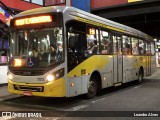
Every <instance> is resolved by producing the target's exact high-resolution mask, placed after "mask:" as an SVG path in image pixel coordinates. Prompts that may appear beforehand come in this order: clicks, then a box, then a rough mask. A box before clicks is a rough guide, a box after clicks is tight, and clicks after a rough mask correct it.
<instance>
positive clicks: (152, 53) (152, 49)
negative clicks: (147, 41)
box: [151, 42, 155, 55]
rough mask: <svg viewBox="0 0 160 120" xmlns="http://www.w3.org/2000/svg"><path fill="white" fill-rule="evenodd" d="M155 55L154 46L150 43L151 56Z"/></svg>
mask: <svg viewBox="0 0 160 120" xmlns="http://www.w3.org/2000/svg"><path fill="white" fill-rule="evenodd" d="M154 54H155V46H154V43H153V42H151V55H154Z"/></svg>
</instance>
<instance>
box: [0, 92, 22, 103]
mask: <svg viewBox="0 0 160 120" xmlns="http://www.w3.org/2000/svg"><path fill="white" fill-rule="evenodd" d="M19 97H23V95H14V94H13V95H6V96H3V97H0V102H2V101H6V100H10V99H14V98H19Z"/></svg>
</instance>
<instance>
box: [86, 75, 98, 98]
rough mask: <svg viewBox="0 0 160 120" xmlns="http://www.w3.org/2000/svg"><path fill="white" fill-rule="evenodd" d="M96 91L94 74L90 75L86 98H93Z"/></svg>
mask: <svg viewBox="0 0 160 120" xmlns="http://www.w3.org/2000/svg"><path fill="white" fill-rule="evenodd" d="M96 93H97V81H96V79H95V77H94V76H91V78H90V80H89V87H88V93H87V98H89V99H90V98H94V97H95V96H96Z"/></svg>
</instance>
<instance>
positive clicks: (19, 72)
mask: <svg viewBox="0 0 160 120" xmlns="http://www.w3.org/2000/svg"><path fill="white" fill-rule="evenodd" d="M12 72H13V74H15V75H22V76H36V75H43V74H45V72H46V71H45V70H23V69H20V70H17V69H14V70H12Z"/></svg>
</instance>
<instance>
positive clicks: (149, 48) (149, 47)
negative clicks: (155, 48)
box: [146, 42, 151, 55]
mask: <svg viewBox="0 0 160 120" xmlns="http://www.w3.org/2000/svg"><path fill="white" fill-rule="evenodd" d="M146 55H151V44H150V42H148V43H147V44H146Z"/></svg>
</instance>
